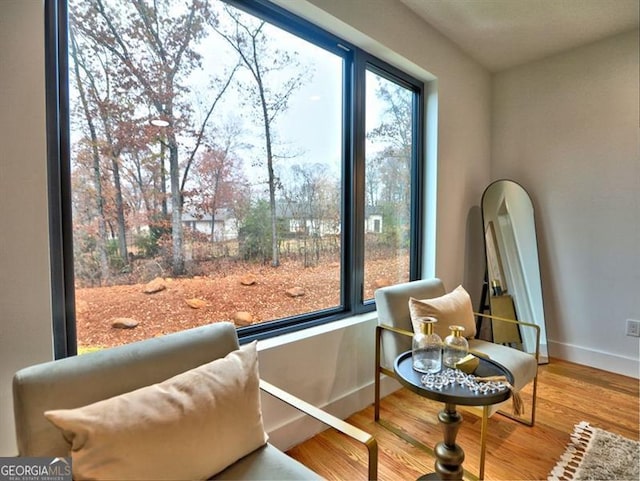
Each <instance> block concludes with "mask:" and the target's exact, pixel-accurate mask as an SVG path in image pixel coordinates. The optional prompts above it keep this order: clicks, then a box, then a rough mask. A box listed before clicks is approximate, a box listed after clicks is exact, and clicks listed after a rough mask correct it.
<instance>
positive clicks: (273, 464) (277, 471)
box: [210, 443, 323, 481]
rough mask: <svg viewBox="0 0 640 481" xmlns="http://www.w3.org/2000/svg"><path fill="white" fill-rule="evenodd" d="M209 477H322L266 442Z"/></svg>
mask: <svg viewBox="0 0 640 481" xmlns="http://www.w3.org/2000/svg"><path fill="white" fill-rule="evenodd" d="M210 479H212V480H224V481H233V480H242V481H251V480H255V481H284V480H298V481H299V480H302V479H304V480H305V481H311V480H321V479H323V478H322V477H321V476H319V475H318V474H317V473H314V472H313V471H311V470H310V469H309V468H307V467H306V466H305V465H304V464H302V463H300V462H299V461H297V460H296V459H293V458H291V457H289V456H287V455H286V454H285V453H283V452H282V451H280V450H279V449H278V448H275V447H274V446H272V445H271V444H269V443H267V444H265V445H264V446H262V447H260V448H258V449H256V450H255V451H253V452H251V453H249V454H247V455H246V456H245V457H243V458H241V459H239V460H238V461H236V462H235V463H233V464H232V465H231V466H229V467H228V468H227V469H225V470H224V471H221V472H219V473H218V474H216V475H215V476H213V477H212V478H210Z"/></svg>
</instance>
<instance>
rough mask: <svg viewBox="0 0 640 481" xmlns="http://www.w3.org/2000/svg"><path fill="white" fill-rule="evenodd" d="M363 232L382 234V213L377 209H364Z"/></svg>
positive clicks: (370, 207) (368, 207)
mask: <svg viewBox="0 0 640 481" xmlns="http://www.w3.org/2000/svg"><path fill="white" fill-rule="evenodd" d="M364 231H365V232H366V233H367V234H381V233H382V212H380V211H379V210H377V207H373V206H367V207H366V208H365V209H364Z"/></svg>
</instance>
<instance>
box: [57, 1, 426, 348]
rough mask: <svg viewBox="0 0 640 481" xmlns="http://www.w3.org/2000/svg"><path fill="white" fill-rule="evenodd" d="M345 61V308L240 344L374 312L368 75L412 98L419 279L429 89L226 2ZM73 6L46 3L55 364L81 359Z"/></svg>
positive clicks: (271, 10)
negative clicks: (367, 197) (368, 221)
mask: <svg viewBox="0 0 640 481" xmlns="http://www.w3.org/2000/svg"><path fill="white" fill-rule="evenodd" d="M224 1H225V2H227V3H229V4H230V5H232V6H234V7H237V8H240V9H242V10H244V11H246V12H248V13H250V14H252V15H256V16H258V17H260V18H262V19H264V20H266V21H268V22H269V23H271V24H273V25H275V26H277V27H279V28H282V29H284V30H287V31H289V32H291V33H293V34H294V35H297V36H299V37H301V38H303V39H304V40H307V41H309V42H311V43H313V44H315V45H317V46H320V47H322V48H324V49H326V50H328V51H330V52H333V53H336V54H338V55H340V56H341V57H342V58H343V65H344V66H345V68H344V75H343V106H344V108H343V125H342V131H343V163H342V170H343V172H342V175H343V194H344V195H343V196H342V197H343V201H342V259H341V266H342V267H341V268H342V276H341V277H342V286H341V295H340V304H341V305H340V306H337V307H335V308H330V309H326V310H323V311H315V312H310V313H306V314H303V315H299V316H295V317H288V318H282V319H277V320H273V321H267V322H264V323H261V324H257V325H252V326H247V327H241V328H238V337H239V338H240V341H241V342H242V343H244V342H248V341H251V340H254V339H264V338H269V337H273V336H276V335H280V334H284V333H288V332H292V331H297V330H300V329H305V328H308V327H312V326H316V325H319V324H325V323H328V322H333V321H336V320H339V319H343V318H346V317H350V316H354V315H357V314H362V313H366V312H371V311H373V310H374V309H375V302H374V301H373V299H369V300H364V299H363V297H364V289H363V279H364V228H363V226H364V218H365V217H364V208H365V207H364V204H365V202H364V171H365V120H364V115H365V114H364V112H365V92H366V89H365V73H366V71H367V70H369V71H372V72H374V73H376V74H377V75H380V76H383V77H385V78H387V79H389V80H391V81H393V82H396V83H399V84H401V85H402V86H404V87H406V88H408V89H410V90H411V91H413V92H414V96H413V98H414V102H413V123H414V125H413V131H414V142H413V151H412V158H411V183H412V185H411V195H412V198H411V227H410V235H411V248H410V272H409V279H410V280H415V279H419V278H420V275H421V266H422V257H423V248H422V239H423V236H422V232H423V223H422V218H423V216H422V213H423V208H424V207H423V202H424V199H425V195H424V182H423V177H424V162H425V160H424V159H425V157H424V152H425V146H424V143H425V123H424V122H425V120H424V118H425V109H424V104H425V88H424V83H423V82H422V81H420V80H419V79H416V78H415V77H413V76H411V75H409V74H407V73H405V72H403V71H402V70H400V69H398V68H396V67H394V66H392V65H390V64H388V63H386V62H384V61H383V60H380V59H379V58H377V57H375V56H373V55H371V54H369V53H367V52H365V51H364V50H362V49H360V48H359V47H356V46H355V45H352V44H351V43H350V42H347V41H345V40H343V39H341V38H339V37H337V36H335V35H333V34H331V33H329V32H327V31H325V30H324V29H322V28H320V27H318V26H316V25H314V24H313V23H310V22H308V21H307V20H304V19H302V18H301V17H298V16H297V15H294V14H292V13H291V12H288V11H287V10H285V9H283V8H281V7H279V6H276V5H274V4H272V3H270V2H268V1H267V0H224ZM67 15H68V6H67V1H66V0H45V42H46V45H45V52H46V65H45V81H46V111H47V149H48V150H47V167H48V189H49V238H50V250H51V259H50V262H51V285H52V311H53V319H52V321H53V337H54V339H53V341H54V354H55V358H56V359H59V358H62V357H66V356H71V355H75V354H76V353H77V340H76V315H75V299H74V297H75V291H74V289H75V288H74V266H73V245H72V214H71V167H70V140H69V138H70V136H69V133H70V132H69V129H70V127H69V88H68V85H69V78H68V40H67V26H68V20H67Z"/></svg>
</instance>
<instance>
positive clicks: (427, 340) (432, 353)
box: [411, 317, 442, 373]
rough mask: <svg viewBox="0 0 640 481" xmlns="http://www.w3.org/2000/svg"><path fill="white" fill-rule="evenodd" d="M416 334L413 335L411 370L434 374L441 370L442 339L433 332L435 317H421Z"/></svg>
mask: <svg viewBox="0 0 640 481" xmlns="http://www.w3.org/2000/svg"><path fill="white" fill-rule="evenodd" d="M417 321H418V326H419V329H418V332H416V333H414V334H413V342H412V346H411V347H412V349H411V355H412V357H413V368H414V369H415V370H416V371H418V372H424V373H434V372H439V371H440V369H441V368H442V339H441V338H440V336H438V335H437V334H436V333H435V332H433V325H434V324H435V323H436V322H437V319H436V318H435V317H421V318H419V319H417Z"/></svg>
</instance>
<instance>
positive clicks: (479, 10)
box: [400, 0, 640, 72]
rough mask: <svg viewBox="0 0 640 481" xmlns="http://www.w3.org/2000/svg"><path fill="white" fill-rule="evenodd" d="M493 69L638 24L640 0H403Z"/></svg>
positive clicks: (593, 39) (575, 45) (540, 56)
mask: <svg viewBox="0 0 640 481" xmlns="http://www.w3.org/2000/svg"><path fill="white" fill-rule="evenodd" d="M400 2H402V3H404V4H405V5H406V6H407V7H409V8H410V9H411V10H413V11H414V12H415V13H416V14H418V15H419V16H420V17H422V18H423V19H424V20H426V21H427V22H428V23H429V24H430V25H432V26H433V27H435V28H436V29H437V30H439V31H440V32H441V33H442V34H444V35H445V36H446V37H448V38H449V39H451V40H452V41H453V42H454V43H456V44H457V45H458V46H459V47H460V48H462V50H464V51H465V52H466V53H468V54H469V55H471V56H472V57H473V58H475V59H476V60H477V61H478V62H480V63H481V64H482V65H483V66H484V67H486V68H487V69H489V70H490V71H492V72H496V71H499V70H504V69H507V68H510V67H513V66H515V65H519V64H522V63H525V62H529V61H532V60H537V59H540V58H543V57H546V56H548V55H552V54H554V53H557V52H560V51H563V50H567V49H570V48H574V47H577V46H579V45H584V44H586V43H590V42H593V41H596V40H600V39H602V38H605V37H608V36H611V35H614V34H616V33H620V32H624V31H627V30H631V29H633V28H637V27H638V24H639V10H640V0H400Z"/></svg>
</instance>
